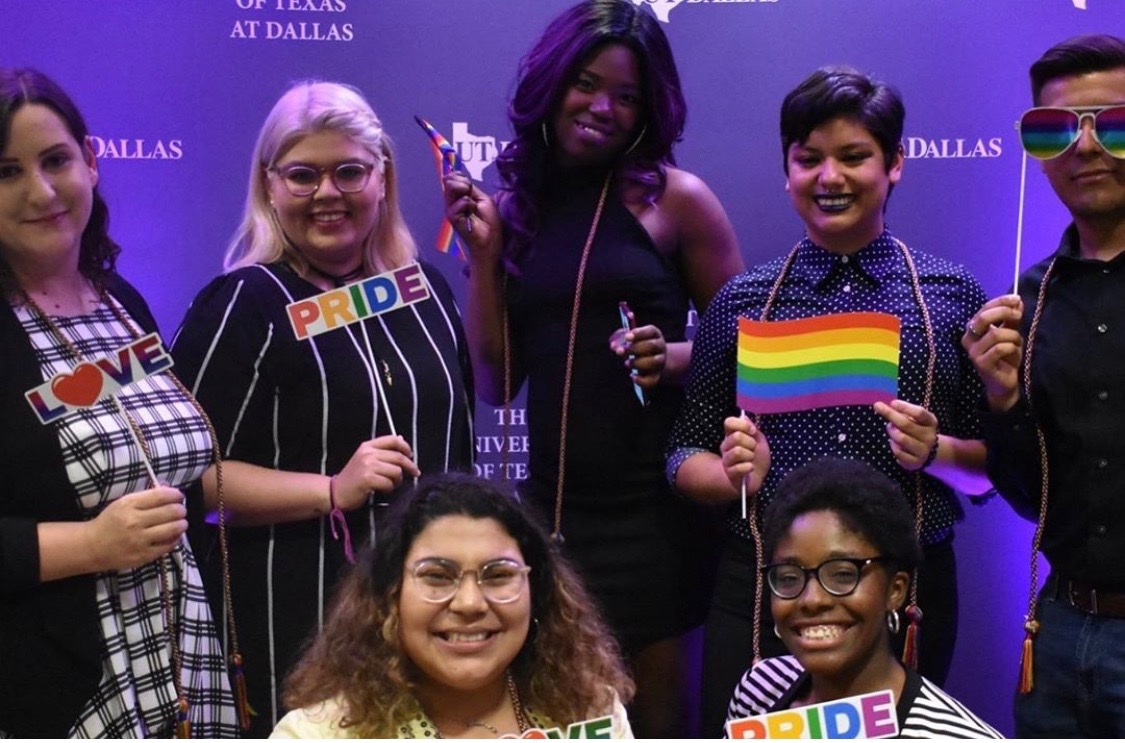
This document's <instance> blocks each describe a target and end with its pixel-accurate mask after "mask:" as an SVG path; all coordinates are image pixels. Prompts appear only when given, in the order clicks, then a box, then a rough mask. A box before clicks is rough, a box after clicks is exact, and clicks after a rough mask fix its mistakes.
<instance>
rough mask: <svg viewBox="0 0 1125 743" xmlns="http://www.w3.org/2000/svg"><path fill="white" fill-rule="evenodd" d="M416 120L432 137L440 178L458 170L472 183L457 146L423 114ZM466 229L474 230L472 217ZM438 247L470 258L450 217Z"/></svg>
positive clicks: (445, 251) (446, 220) (439, 231)
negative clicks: (456, 233)
mask: <svg viewBox="0 0 1125 743" xmlns="http://www.w3.org/2000/svg"><path fill="white" fill-rule="evenodd" d="M414 120H415V121H417V122H418V126H420V127H422V131H424V132H425V133H426V135H427V136H428V137H429V138H430V144H431V145H432V147H433V149H434V157H435V159H436V160H437V167H438V178H439V179H441V178H443V177H444V176H446V175H448V174H449V173H453V172H456V173H460V174H461V175H463V176H465V177H466V178H469V179H470V183H471V182H472V181H471V176H470V175H469V170H468V168H466V167H465V163H463V162H462V161H461V156H460V155H458V154H457V148H455V147H454V146H453V145H452V144H450V142H449V140H447V139H446V138H445V137H443V136H442V135H441V132H439V131H438V130H437V129H435V128H434V127H433V125H432V124H430V122H428V121H426V120H425V119H423V118H422V117H421V116H415V117H414ZM465 229H466V230H467V231H469V232H472V231H473V222H472V219H471V218H470V217H466V218H465ZM437 249H438V250H439V251H440V252H442V253H449V254H450V255H455V256H457V257H458V258H460V259H461V260H467V258H468V251H467V250H466V248H465V246H464V245H463V244H462V243H461V241H460V240H459V239H458V238H457V236H456V235H455V234H454V232H453V225H451V224H450V223H449V220H448V219H443V220H442V222H441V227H440V228H439V230H438V238H437Z"/></svg>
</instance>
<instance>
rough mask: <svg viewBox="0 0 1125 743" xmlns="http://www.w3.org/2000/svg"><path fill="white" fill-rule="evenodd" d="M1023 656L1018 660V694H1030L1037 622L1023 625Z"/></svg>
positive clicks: (1032, 681)
mask: <svg viewBox="0 0 1125 743" xmlns="http://www.w3.org/2000/svg"><path fill="white" fill-rule="evenodd" d="M1023 629H1024V636H1023V655H1022V657H1021V658H1020V694H1030V693H1031V689H1032V688H1033V687H1034V686H1035V667H1034V662H1033V661H1032V658H1033V656H1034V653H1033V650H1034V644H1035V636H1036V635H1037V634H1039V622H1038V621H1037V620H1035V619H1031V620H1029V621H1027V622H1025V623H1024V625H1023Z"/></svg>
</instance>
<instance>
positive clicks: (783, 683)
mask: <svg viewBox="0 0 1125 743" xmlns="http://www.w3.org/2000/svg"><path fill="white" fill-rule="evenodd" d="M811 684H812V680H811V677H810V676H809V673H808V671H806V670H805V669H804V668H803V667H802V666H801V664H800V663H799V662H798V661H797V659H796V658H795V657H793V656H792V655H783V656H780V657H777V658H766V659H765V660H763V661H761V662H760V663H758V664H757V665H756V666H754V667H752V668H751V669H750V670H748V671H747V672H746V673H745V674H744V675H743V676H742V679H741V680H739V682H738V686H736V687H735V689H734V695H733V696H732V697H731V700H730V707H728V709H727V721H728V722H730V721H731V720H741V719H744V718H747V717H756V716H757V715H764V714H767V713H769V712H777V711H779V710H784V709H789V708H790V705H791V704H792V703H793V700H794V699H797V698H799V697H801V696H804V695H806V694H807V693H808V691H809V689H810V685H811ZM895 712H896V714H897V717H898V730H899V732H898V736H897V737H899V738H1003V737H1004V736H1002V735H1000V733H998V732H997V731H996V730H994V729H993V728H992V726H991V725H989V724H988V723H987V722H985V721H984V720H982V719H980V718H979V717H977V716H976V715H974V714H973V713H972V712H971V711H969V709H968V708H967V707H966V706H965V705H963V704H961V703H960V702H958V701H957V700H956V699H954V698H953V697H951V696H949V695H948V694H946V693H945V692H944V691H942V690H941V689H940V688H939V687H938V686H937V685H936V684H934V683H933V682H931V681H930V680H929V679H926V678H924V677H923V676H919V675H918V674H917V673H915V672H914V671H912V670H910V669H909V668H907V669H906V683H905V684H904V685H903V689H902V694H901V696H899V700H898V704H896V705H895Z"/></svg>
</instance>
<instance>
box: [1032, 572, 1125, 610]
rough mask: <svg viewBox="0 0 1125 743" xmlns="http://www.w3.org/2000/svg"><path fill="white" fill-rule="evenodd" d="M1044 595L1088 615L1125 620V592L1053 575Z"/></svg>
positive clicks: (1048, 581)
mask: <svg viewBox="0 0 1125 743" xmlns="http://www.w3.org/2000/svg"><path fill="white" fill-rule="evenodd" d="M1043 594H1044V596H1047V597H1050V598H1054V599H1055V600H1056V601H1062V602H1063V603H1066V604H1070V605H1071V606H1073V607H1074V608H1075V609H1078V610H1080V611H1084V612H1086V613H1087V614H1093V615H1094V616H1098V617H1110V618H1113V619H1125V591H1111V590H1107V589H1104V588H1098V587H1097V586H1095V585H1093V584H1091V583H1085V582H1083V581H1079V580H1071V579H1069V578H1066V577H1062V576H1057V575H1054V574H1052V575H1051V577H1050V578H1049V579H1048V580H1047V585H1046V586H1045V587H1044V591H1043Z"/></svg>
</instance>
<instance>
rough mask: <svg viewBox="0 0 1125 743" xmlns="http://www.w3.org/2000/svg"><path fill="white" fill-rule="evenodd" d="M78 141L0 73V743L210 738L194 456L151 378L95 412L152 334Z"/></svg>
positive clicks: (66, 105) (211, 677)
mask: <svg viewBox="0 0 1125 743" xmlns="http://www.w3.org/2000/svg"><path fill="white" fill-rule="evenodd" d="M87 136H88V132H87V129H86V123H85V121H84V120H83V118H82V115H81V114H80V113H79V112H78V109H77V108H76V107H75V105H74V103H73V101H71V99H70V97H69V96H67V94H66V93H65V92H63V90H62V89H61V88H59V86H58V85H56V84H55V83H54V82H53V81H52V80H50V79H49V78H48V77H47V76H46V75H44V74H43V73H41V72H38V71H36V70H30V69H22V70H5V69H0V292H2V294H3V300H4V301H3V302H2V303H0V348H2V349H3V353H2V354H0V451H2V452H3V456H0V669H3V670H2V671H0V737H19V738H63V737H82V738H97V737H109V738H132V737H136V738H141V737H165V738H166V737H170V736H171V735H172V734H173V733H177V734H180V735H183V734H189V733H190V734H192V735H196V736H200V737H205V738H214V737H230V736H234V735H235V734H236V733H237V731H238V726H237V721H236V719H235V712H234V704H233V700H232V698H231V692H230V685H229V683H228V679H227V675H226V664H225V663H224V661H223V653H222V649H221V648H220V646H219V641H218V637H217V633H216V628H215V625H214V623H213V622H212V619H211V614H210V612H209V611H208V608H207V602H206V601H205V599H204V596H203V588H202V586H201V584H200V576H199V571H198V570H197V569H196V563H195V558H194V556H193V554H192V550H191V547H190V546H189V544H188V541H187V539H186V538H185V536H184V533H185V531H186V530H187V520H186V517H187V511H186V509H185V502H184V493H183V492H181V490H180V489H181V488H187V487H188V486H190V485H191V484H193V483H195V482H196V481H198V480H199V478H200V476H201V475H202V474H203V472H204V470H205V469H207V467H208V466H209V465H210V464H211V462H212V453H213V441H212V438H211V436H210V434H209V431H208V424H207V420H206V417H205V416H204V414H203V411H202V409H201V408H200V407H199V406H198V404H197V403H196V402H195V400H194V399H193V398H192V396H191V394H190V393H189V392H188V391H187V390H186V389H184V388H183V387H182V386H181V385H180V384H178V383H177V381H176V379H175V378H174V377H173V376H172V375H171V374H169V373H167V372H163V371H162V372H158V373H155V374H152V375H149V376H144V377H143V378H138V377H139V376H141V375H133V381H131V382H129V383H127V384H125V385H123V386H122V387H121V389H120V390H118V391H117V392H116V393H115V394H113V395H109V396H101V397H99V396H98V395H97V392H98V391H99V390H103V389H106V387H107V385H106V381H105V379H108V377H106V378H103V373H102V371H101V368H102V367H100V366H98V365H97V362H98V361H104V360H105V357H107V356H108V357H109V359H110V363H111V364H121V363H122V362H121V361H120V359H121V356H120V354H119V350H120V349H122V348H124V347H127V346H130V347H131V346H132V344H134V343H136V342H138V341H141V340H142V338H145V337H147V336H149V334H153V333H155V332H156V322H155V321H154V320H153V318H152V315H151V313H150V312H149V309H148V306H147V305H146V304H145V301H144V299H142V298H141V296H140V294H138V293H137V291H136V290H135V289H134V288H133V287H132V286H130V285H129V284H128V283H127V282H126V281H125V280H124V279H123V278H122V277H121V276H120V275H118V274H117V272H116V270H115V269H114V262H115V259H116V258H117V254H118V253H119V252H120V248H119V247H118V246H117V244H116V243H115V242H114V241H113V240H112V239H111V238H110V237H109V234H108V232H107V229H108V220H109V213H108V210H107V209H106V205H105V202H104V201H103V200H102V198H101V196H100V195H99V194H98V191H97V185H98V181H99V173H98V165H97V162H96V160H95V158H94V153H93V150H92V149H91V148H90V145H89V143H88V140H87ZM142 347H143V348H146V349H149V350H150V351H152V352H153V353H152V355H151V356H149V357H148V358H149V359H150V360H151V359H155V358H159V357H160V356H161V351H162V349H160V348H159V346H153V345H151V341H147V342H145V343H142ZM126 356H129V354H128V353H127V354H126ZM138 364H139V362H138ZM156 366H158V365H156V364H154V365H153V367H154V368H155V367H156ZM110 368H115V367H114V366H111V367H110ZM29 402H31V403H32V404H29ZM68 402H69V403H71V404H68ZM37 413H38V415H37ZM64 413H65V414H64Z"/></svg>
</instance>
